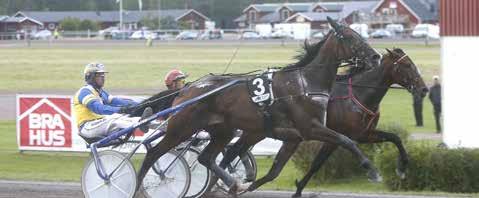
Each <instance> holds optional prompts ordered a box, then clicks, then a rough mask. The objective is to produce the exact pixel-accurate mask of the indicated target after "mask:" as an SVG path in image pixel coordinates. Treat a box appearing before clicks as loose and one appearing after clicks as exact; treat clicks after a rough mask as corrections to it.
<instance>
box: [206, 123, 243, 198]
mask: <svg viewBox="0 0 479 198" xmlns="http://www.w3.org/2000/svg"><path fill="white" fill-rule="evenodd" d="M207 131H208V132H209V133H210V134H211V136H212V137H211V141H210V142H209V143H208V145H207V146H206V147H205V148H204V150H203V151H202V152H201V154H200V155H199V156H198V162H200V163H201V164H202V165H203V166H205V167H207V168H208V169H209V170H211V171H212V172H213V173H214V175H215V177H219V178H220V179H221V180H223V182H224V183H225V184H226V185H227V186H228V187H230V190H232V192H233V193H234V192H235V191H236V189H238V187H239V185H240V184H241V183H240V182H239V181H235V179H234V178H233V177H232V176H231V175H229V174H228V173H227V172H226V171H225V170H224V169H222V168H221V167H219V166H218V165H217V164H216V157H217V156H218V154H219V153H220V152H221V151H223V149H224V148H225V146H226V145H227V144H228V143H229V142H230V141H231V139H233V133H231V132H232V129H230V128H227V127H226V126H225V125H224V124H215V125H214V126H210V127H209V128H208V130H207Z"/></svg>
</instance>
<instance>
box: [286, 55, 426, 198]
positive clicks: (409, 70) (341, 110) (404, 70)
mask: <svg viewBox="0 0 479 198" xmlns="http://www.w3.org/2000/svg"><path fill="white" fill-rule="evenodd" d="M387 51H388V53H387V54H385V55H384V58H383V59H382V63H381V66H380V67H377V68H375V69H373V70H371V71H368V72H364V73H360V74H359V75H354V77H351V78H347V79H345V80H342V81H339V82H337V83H335V85H334V87H333V92H332V98H331V100H330V102H329V105H328V121H327V126H328V127H330V128H331V129H334V130H337V131H340V132H342V133H343V134H344V135H346V136H348V137H350V138H351V139H353V140H356V141H358V142H359V143H381V142H392V143H394V144H395V145H396V147H397V148H398V151H399V157H398V168H397V169H396V173H397V174H398V176H400V177H401V178H404V177H405V171H406V166H407V164H408V156H407V153H406V150H405V149H404V147H403V145H402V142H401V139H400V138H399V137H398V136H397V135H396V134H394V133H389V132H385V131H380V130H378V129H376V125H377V123H378V120H379V104H380V103H381V100H382V99H383V97H384V95H385V94H386V92H387V91H388V89H389V87H390V85H392V84H395V83H396V84H399V85H401V86H403V87H405V88H406V89H407V90H408V91H409V92H415V93H416V94H418V95H421V96H422V97H424V96H425V95H426V93H427V91H428V89H427V87H426V85H425V83H424V81H423V79H422V78H421V75H420V73H419V71H418V69H417V67H416V65H415V64H414V63H413V61H412V60H411V59H410V58H409V57H408V56H407V55H406V54H405V53H404V52H403V51H402V50H401V49H398V48H396V49H393V50H392V51H390V50H388V49H387ZM337 147H338V145H336V144H331V143H324V144H323V145H322V147H321V149H320V151H319V153H318V154H317V156H316V158H315V159H314V161H313V163H312V164H311V167H310V170H309V171H308V173H306V175H305V176H304V178H303V179H302V180H301V181H299V182H298V181H297V182H296V187H297V190H296V193H295V194H294V196H293V197H301V192H302V190H303V188H304V187H305V186H306V185H307V183H308V181H309V180H310V179H311V177H312V176H313V175H314V173H316V172H317V171H319V169H320V168H321V165H322V164H323V163H324V162H325V161H326V160H327V159H328V157H329V156H330V155H331V153H333V152H334V151H335V150H336V149H337Z"/></svg>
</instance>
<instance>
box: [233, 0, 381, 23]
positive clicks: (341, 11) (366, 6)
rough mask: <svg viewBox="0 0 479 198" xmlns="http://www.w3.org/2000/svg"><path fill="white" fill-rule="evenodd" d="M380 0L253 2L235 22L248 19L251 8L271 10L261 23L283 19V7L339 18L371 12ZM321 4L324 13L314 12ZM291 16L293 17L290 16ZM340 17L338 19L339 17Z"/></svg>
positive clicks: (316, 15)
mask: <svg viewBox="0 0 479 198" xmlns="http://www.w3.org/2000/svg"><path fill="white" fill-rule="evenodd" d="M378 2H379V0H371V1H351V2H319V3H265V4H251V5H250V6H248V7H247V8H245V9H244V10H243V15H241V16H239V17H238V18H236V19H235V20H234V21H235V22H241V21H246V20H247V17H246V13H245V12H246V11H247V10H249V9H250V8H253V9H256V10H258V11H259V12H270V13H268V14H266V15H264V16H262V17H261V18H259V19H258V21H257V22H260V23H272V22H279V21H281V18H280V14H279V10H280V9H281V8H283V7H286V8H288V9H290V10H291V11H293V12H297V13H303V14H304V13H307V14H305V15H304V16H309V17H313V18H315V19H319V18H321V19H322V18H323V17H325V16H327V15H331V16H337V17H339V18H345V17H347V16H349V15H350V14H351V13H353V12H354V11H361V12H367V13H371V12H373V9H374V7H375V6H376V5H377V3H378ZM318 5H319V6H321V7H323V8H325V9H326V10H327V12H324V13H316V14H314V12H312V11H313V9H314V8H315V7H317V6H318ZM290 18H291V17H290ZM339 18H338V19H339Z"/></svg>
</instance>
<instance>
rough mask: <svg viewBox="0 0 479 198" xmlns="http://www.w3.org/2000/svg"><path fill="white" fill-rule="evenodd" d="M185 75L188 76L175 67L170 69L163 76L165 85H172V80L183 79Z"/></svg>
mask: <svg viewBox="0 0 479 198" xmlns="http://www.w3.org/2000/svg"><path fill="white" fill-rule="evenodd" d="M186 77H188V75H186V74H185V73H184V72H182V71H180V70H177V69H174V70H171V71H170V72H168V73H167V74H166V76H165V85H166V86H167V87H170V86H171V85H173V82H175V81H177V80H180V79H184V78H186Z"/></svg>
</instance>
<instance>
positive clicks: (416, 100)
mask: <svg viewBox="0 0 479 198" xmlns="http://www.w3.org/2000/svg"><path fill="white" fill-rule="evenodd" d="M412 101H413V109H414V117H415V118H416V127H422V126H423V122H422V121H423V120H422V101H423V97H422V96H421V94H416V93H413V94H412Z"/></svg>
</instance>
